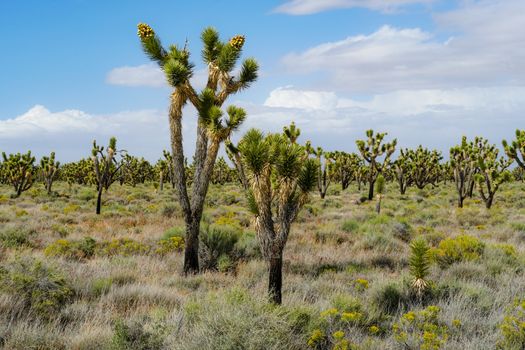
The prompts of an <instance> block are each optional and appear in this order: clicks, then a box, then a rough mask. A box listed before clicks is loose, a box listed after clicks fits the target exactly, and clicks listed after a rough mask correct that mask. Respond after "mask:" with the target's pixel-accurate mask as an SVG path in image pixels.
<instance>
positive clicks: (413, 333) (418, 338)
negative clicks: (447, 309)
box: [392, 305, 449, 350]
mask: <svg viewBox="0 0 525 350" xmlns="http://www.w3.org/2000/svg"><path fill="white" fill-rule="evenodd" d="M440 311H441V310H440V308H439V307H437V306H432V305H431V306H428V307H427V308H426V309H424V310H421V311H409V312H407V313H405V314H404V315H403V316H402V317H401V319H400V320H399V322H396V323H394V324H393V326H392V332H393V333H394V339H395V340H396V341H397V342H399V343H400V344H402V345H403V346H405V347H407V348H410V349H421V350H438V349H441V348H442V347H443V345H444V344H445V343H446V341H447V339H448V337H449V327H448V326H447V325H446V324H445V323H443V322H441V321H440V320H439V313H440Z"/></svg>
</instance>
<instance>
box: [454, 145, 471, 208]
mask: <svg viewBox="0 0 525 350" xmlns="http://www.w3.org/2000/svg"><path fill="white" fill-rule="evenodd" d="M450 165H451V167H452V168H453V169H454V182H455V184H456V190H457V192H458V207H459V208H463V201H464V200H465V198H467V195H468V194H469V191H470V188H471V186H473V184H474V174H475V173H476V169H477V160H476V151H475V149H474V145H473V144H472V143H468V142H467V137H466V136H463V138H462V139H461V145H457V146H454V147H452V148H451V149H450Z"/></svg>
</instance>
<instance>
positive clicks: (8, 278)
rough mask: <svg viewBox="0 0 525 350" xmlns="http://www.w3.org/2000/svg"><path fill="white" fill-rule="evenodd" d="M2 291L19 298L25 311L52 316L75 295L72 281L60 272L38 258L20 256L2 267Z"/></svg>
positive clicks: (0, 270) (0, 288)
mask: <svg viewBox="0 0 525 350" xmlns="http://www.w3.org/2000/svg"><path fill="white" fill-rule="evenodd" d="M0 291H2V292H5V293H8V294H11V295H13V296H14V297H15V298H17V299H18V300H19V301H20V303H21V305H22V310H20V311H27V312H34V313H35V314H36V315H38V316H40V317H42V318H46V319H48V318H52V317H53V316H54V315H56V313H57V311H58V310H60V309H61V308H62V307H63V306H64V305H65V304H66V303H67V302H68V301H69V300H70V299H71V297H72V295H73V291H72V289H71V288H70V286H69V283H68V282H67V281H66V279H65V278H64V277H63V276H62V274H60V273H59V272H57V271H55V270H54V269H53V268H51V267H48V266H46V265H45V264H44V263H43V262H42V261H39V260H34V259H24V260H22V259H18V260H16V261H14V262H12V263H11V264H8V265H4V266H0Z"/></svg>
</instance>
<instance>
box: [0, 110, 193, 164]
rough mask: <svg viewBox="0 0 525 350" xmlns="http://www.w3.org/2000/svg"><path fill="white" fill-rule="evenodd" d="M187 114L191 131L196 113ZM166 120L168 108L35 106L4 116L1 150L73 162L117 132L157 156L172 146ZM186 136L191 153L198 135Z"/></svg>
mask: <svg viewBox="0 0 525 350" xmlns="http://www.w3.org/2000/svg"><path fill="white" fill-rule="evenodd" d="M187 115H188V117H187V118H186V119H185V122H184V123H185V124H184V126H183V127H184V128H190V129H191V127H192V126H193V125H194V124H195V123H194V121H195V112H194V111H192V110H188V114H187ZM167 118H168V117H167V112H165V111H159V110H138V111H122V112H118V113H112V114H103V115H94V114H89V113H86V112H83V111H79V110H65V111H58V112H52V111H50V110H48V109H47V108H45V107H44V106H40V105H37V106H34V107H32V108H31V109H29V110H28V111H27V112H26V113H24V114H22V115H20V116H17V117H15V118H12V119H7V120H0V150H2V151H6V152H8V153H13V152H25V151H26V150H28V149H31V150H32V151H33V152H34V153H35V154H36V155H38V156H41V155H44V154H48V153H49V152H51V151H56V152H57V157H58V158H59V159H60V160H62V161H71V160H78V159H79V158H82V157H87V156H89V154H90V150H91V144H92V142H93V140H94V139H96V140H97V141H98V142H99V143H101V144H105V143H106V142H107V141H108V139H109V137H111V136H115V137H116V138H117V140H118V145H119V148H122V149H125V150H127V151H129V152H130V153H131V154H136V155H140V156H144V157H147V158H148V159H150V160H156V159H158V158H159V157H160V156H161V155H162V150H163V149H167V148H168V147H169V129H168V120H167ZM186 134H187V137H185V141H186V143H185V144H186V145H187V146H188V150H189V151H191V149H192V141H194V140H195V138H194V135H193V132H187V133H186Z"/></svg>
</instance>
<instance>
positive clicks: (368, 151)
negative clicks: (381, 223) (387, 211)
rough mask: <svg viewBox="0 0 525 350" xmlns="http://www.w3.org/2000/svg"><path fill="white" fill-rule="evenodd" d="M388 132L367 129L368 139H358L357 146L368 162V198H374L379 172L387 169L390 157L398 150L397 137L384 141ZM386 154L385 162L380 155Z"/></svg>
mask: <svg viewBox="0 0 525 350" xmlns="http://www.w3.org/2000/svg"><path fill="white" fill-rule="evenodd" d="M386 135H387V133H377V134H375V135H374V131H373V130H367V131H366V136H367V140H366V141H365V140H357V141H356V144H357V148H358V149H359V152H360V153H361V156H362V157H363V158H364V159H365V161H366V162H367V163H368V174H367V180H368V200H372V199H373V198H374V184H375V182H376V180H377V177H378V176H379V174H381V173H382V172H384V171H385V169H386V167H387V166H388V163H389V160H390V157H391V156H392V154H393V153H394V152H395V150H396V145H397V139H394V140H393V141H392V142H390V143H383V139H384V138H385V136H386ZM383 155H384V156H385V158H384V159H383V162H382V163H381V161H380V160H379V159H378V157H381V156H383Z"/></svg>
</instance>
